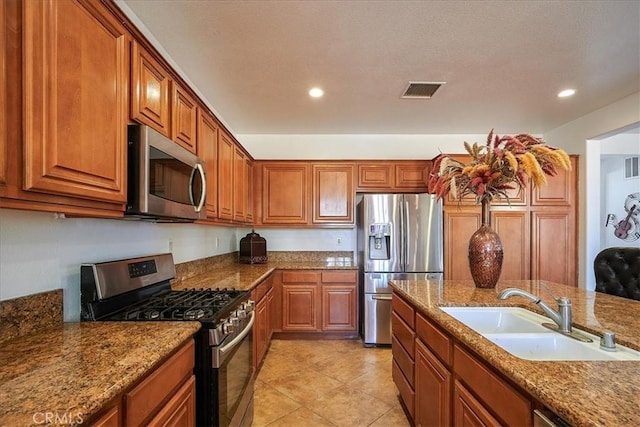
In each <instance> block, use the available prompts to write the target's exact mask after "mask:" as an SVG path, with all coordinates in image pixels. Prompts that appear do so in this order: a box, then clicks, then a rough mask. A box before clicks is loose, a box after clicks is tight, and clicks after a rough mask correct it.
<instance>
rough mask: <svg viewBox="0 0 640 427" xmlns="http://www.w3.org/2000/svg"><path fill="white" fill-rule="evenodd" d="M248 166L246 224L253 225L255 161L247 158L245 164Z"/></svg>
mask: <svg viewBox="0 0 640 427" xmlns="http://www.w3.org/2000/svg"><path fill="white" fill-rule="evenodd" d="M245 166H246V172H247V175H246V183H247V208H246V216H245V219H246V222H248V223H249V224H251V223H253V209H254V206H253V161H252V160H251V159H249V158H247V161H246V162H245Z"/></svg>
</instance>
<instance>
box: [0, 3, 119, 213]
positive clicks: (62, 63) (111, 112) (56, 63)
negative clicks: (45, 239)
mask: <svg viewBox="0 0 640 427" xmlns="http://www.w3.org/2000/svg"><path fill="white" fill-rule="evenodd" d="M23 6H24V21H23V36H24V46H23V48H24V51H23V52H24V56H23V59H24V64H23V73H24V76H25V79H24V143H25V147H24V153H25V171H24V173H25V177H24V178H25V180H24V189H25V190H32V191H40V192H45V193H53V194H63V195H71V196H76V197H80V198H87V199H96V200H103V201H109V202H122V203H124V202H125V201H126V194H125V185H126V181H125V180H126V163H125V162H126V157H125V155H126V143H127V135H126V132H127V92H128V83H129V79H128V75H129V72H128V69H129V49H128V37H129V36H128V35H127V32H126V30H125V28H124V27H123V26H122V25H121V24H120V22H118V21H117V20H116V19H115V18H114V17H113V16H111V15H110V14H109V13H108V12H107V11H106V10H105V9H104V7H103V6H102V5H101V4H100V3H98V2H92V3H86V2H82V3H81V2H77V1H51V2H44V1H28V2H23ZM2 20H4V16H3V17H2ZM2 98H3V99H4V96H3V97H2Z"/></svg>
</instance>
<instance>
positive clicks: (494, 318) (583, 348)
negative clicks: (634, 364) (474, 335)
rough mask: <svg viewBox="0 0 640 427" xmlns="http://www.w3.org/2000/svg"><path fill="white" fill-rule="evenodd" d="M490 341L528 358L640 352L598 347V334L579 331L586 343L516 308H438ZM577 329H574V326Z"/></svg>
mask: <svg viewBox="0 0 640 427" xmlns="http://www.w3.org/2000/svg"><path fill="white" fill-rule="evenodd" d="M440 309H441V310H442V311H444V312H445V313H447V314H449V315H450V316H452V317H453V318H455V319H456V320H458V321H460V322H462V323H464V324H465V325H467V326H468V327H469V328H471V329H473V330H474V331H476V332H478V333H479V334H481V335H482V336H484V337H485V338H487V339H488V340H489V341H491V342H493V343H494V344H496V345H497V346H499V347H502V348H503V349H504V350H506V351H508V352H509V353H511V354H513V355H514V356H516V357H520V358H521V359H528V360H618V361H620V360H638V361H640V352H638V351H635V350H633V349H630V348H628V347H624V346H621V345H617V346H616V347H617V350H616V351H612V352H610V351H605V350H602V349H601V348H600V337H598V336H595V335H592V334H589V333H586V332H584V331H580V334H582V335H585V336H587V337H589V338H591V339H592V340H593V342H590V343H586V342H581V341H577V340H575V339H573V338H569V337H567V336H564V335H562V334H560V333H558V332H554V331H552V330H550V329H547V328H545V327H544V326H542V323H553V322H552V321H551V320H550V319H549V318H547V317H545V316H541V315H539V314H536V313H532V312H531V311H529V310H525V309H524V308H519V307H441V308H440ZM574 330H576V328H574Z"/></svg>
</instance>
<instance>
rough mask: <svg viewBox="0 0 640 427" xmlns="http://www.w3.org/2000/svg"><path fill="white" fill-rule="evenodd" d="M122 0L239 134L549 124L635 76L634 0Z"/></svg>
mask: <svg viewBox="0 0 640 427" xmlns="http://www.w3.org/2000/svg"><path fill="white" fill-rule="evenodd" d="M122 2H123V3H125V4H126V6H128V7H129V8H130V9H131V11H133V13H135V15H137V17H138V18H139V19H140V20H141V21H142V22H143V23H144V24H145V25H146V27H147V28H148V29H149V30H150V31H151V33H152V34H153V35H154V37H155V38H157V40H158V41H159V42H160V43H161V44H162V46H163V47H164V48H165V49H166V51H167V52H168V53H169V54H170V55H171V57H172V58H173V59H174V60H175V61H176V62H177V63H178V64H179V65H180V67H181V68H182V70H183V71H184V72H185V73H186V75H187V77H188V78H189V79H190V80H191V81H192V82H193V83H194V84H195V85H196V86H197V87H198V89H199V91H200V92H201V93H202V94H203V95H204V96H205V97H206V99H207V100H208V101H209V102H210V103H211V105H212V106H213V107H214V108H215V109H216V111H217V112H218V113H219V114H220V115H221V116H222V118H223V120H224V121H225V122H226V123H227V124H228V126H229V127H230V128H231V129H232V130H233V131H234V132H235V133H238V134H485V133H487V132H488V131H489V130H490V129H491V128H493V127H495V128H496V131H498V132H499V133H511V132H531V133H544V132H545V131H548V130H550V129H553V128H555V127H557V126H559V125H561V124H564V123H566V122H569V121H571V120H573V119H575V118H578V117H580V116H583V115H585V114H586V113H589V112H591V111H594V110H596V109H598V108H600V107H603V106H605V105H607V104H610V103H612V102H614V101H616V100H618V99H621V98H623V97H625V96H627V95H630V94H632V93H635V92H638V91H639V90H640V1H637V0H634V1H623V0H617V1H559V0H558V1H556V0H553V1H267V0H265V1H219V0H216V1H213V0H190V1H179V0H155V1H149V0H122ZM409 81H436V82H440V81H444V82H447V83H446V84H445V85H444V86H442V87H441V88H440V89H439V90H438V91H437V92H436V94H435V95H434V97H433V98H432V99H426V100H425V99H420V100H416V99H400V96H401V94H402V93H403V91H404V90H405V88H406V85H407V83H408V82H409ZM312 86H321V87H322V88H324V90H325V96H324V97H323V98H321V99H311V98H309V96H308V95H307V91H308V90H309V89H310V88H311V87H312ZM568 87H572V88H575V89H576V90H577V93H576V95H575V96H573V97H571V98H567V99H559V98H557V96H556V94H557V93H558V92H559V91H560V90H561V89H564V88H568Z"/></svg>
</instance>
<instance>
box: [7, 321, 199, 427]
mask: <svg viewBox="0 0 640 427" xmlns="http://www.w3.org/2000/svg"><path fill="white" fill-rule="evenodd" d="M199 329H200V323H199V322H81V323H63V324H60V325H59V326H57V327H55V326H54V327H51V328H48V329H43V330H42V331H40V332H38V333H33V334H29V335H24V336H21V337H18V338H14V339H11V340H8V341H4V342H2V344H0V425H2V426H28V425H41V424H43V423H44V422H45V417H46V416H47V413H49V414H53V415H52V416H53V417H55V416H57V417H58V418H57V419H58V420H59V421H60V420H61V423H63V424H67V425H76V424H86V423H87V421H89V420H90V419H92V418H93V417H94V416H95V415H97V414H98V413H99V412H100V411H101V410H102V409H103V408H104V407H105V406H106V405H109V404H110V403H112V402H113V399H114V398H116V397H117V396H118V395H119V394H121V393H122V392H124V391H126V390H128V389H129V388H130V387H131V386H133V385H134V384H135V383H137V382H138V381H139V380H140V379H142V378H143V377H144V376H146V375H147V374H148V373H150V372H151V370H152V369H154V368H155V367H156V366H157V365H158V364H159V363H160V362H162V361H163V360H165V359H166V358H167V357H168V356H169V355H170V354H171V353H173V352H174V350H176V349H177V348H179V347H180V346H181V345H182V344H183V343H185V342H186V341H187V340H189V339H190V338H191V337H192V336H193V334H195V333H196V332H197V331H198V330H199ZM54 419H55V418H54Z"/></svg>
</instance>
